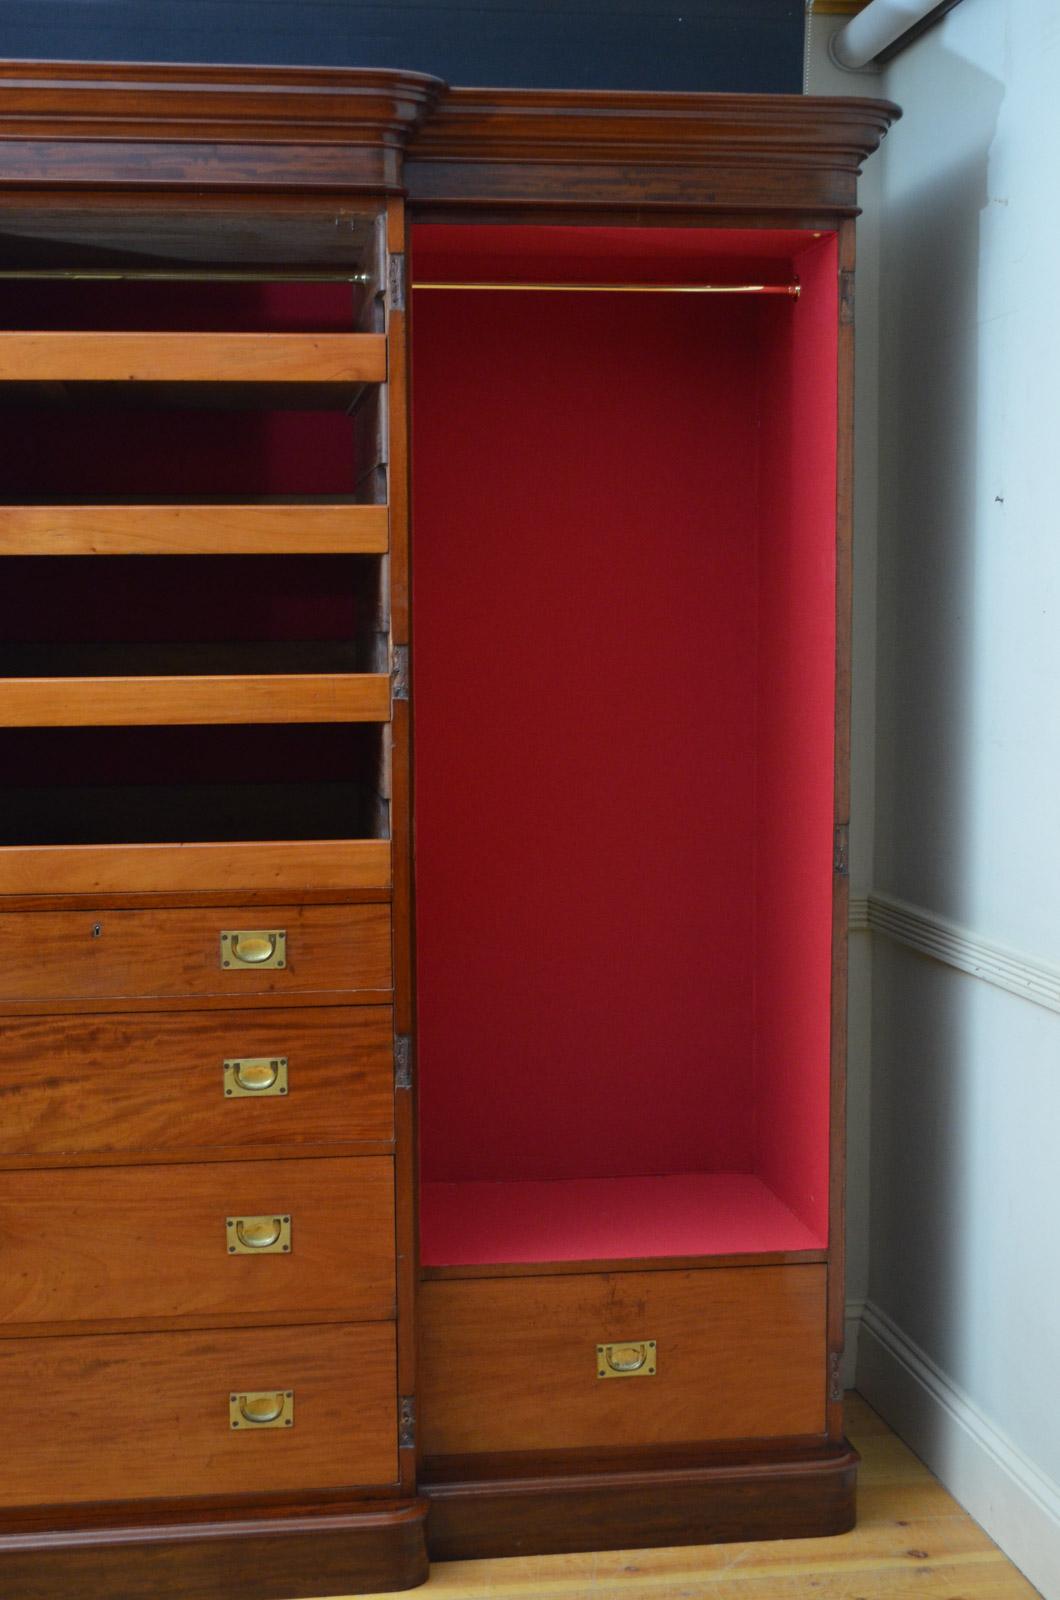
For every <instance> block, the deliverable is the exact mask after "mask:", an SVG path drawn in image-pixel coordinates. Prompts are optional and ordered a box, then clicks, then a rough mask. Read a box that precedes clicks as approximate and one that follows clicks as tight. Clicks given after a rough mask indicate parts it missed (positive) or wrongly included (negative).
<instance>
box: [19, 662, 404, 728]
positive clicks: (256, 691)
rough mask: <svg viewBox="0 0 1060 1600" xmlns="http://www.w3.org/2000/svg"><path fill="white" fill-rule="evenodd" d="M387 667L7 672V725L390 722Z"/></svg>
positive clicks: (83, 725) (37, 726) (36, 726)
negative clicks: (201, 673)
mask: <svg viewBox="0 0 1060 1600" xmlns="http://www.w3.org/2000/svg"><path fill="white" fill-rule="evenodd" d="M389 720H390V679H389V677H388V676H387V675H386V674H385V673H375V672H361V673H352V672H351V673H327V672H320V673H316V672H303V673H292V674H279V673H262V674H243V675H236V674H231V675H225V676H213V677H161V676H159V677H124V678H118V677H107V678H3V679H0V727H5V728H69V727H99V728H104V727H124V726H161V725H163V724H165V725H185V726H186V725H193V724H196V723H240V722H255V723H267V722H388V721H389Z"/></svg>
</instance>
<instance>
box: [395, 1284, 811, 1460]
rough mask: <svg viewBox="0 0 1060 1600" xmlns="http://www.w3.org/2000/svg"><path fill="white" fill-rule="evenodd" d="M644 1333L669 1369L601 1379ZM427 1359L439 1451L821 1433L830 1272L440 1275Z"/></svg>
mask: <svg viewBox="0 0 1060 1600" xmlns="http://www.w3.org/2000/svg"><path fill="white" fill-rule="evenodd" d="M639 1341H654V1343H655V1350H654V1352H653V1357H652V1359H653V1360H654V1362H655V1369H656V1370H655V1373H654V1375H651V1374H650V1373H648V1372H644V1371H642V1372H640V1373H639V1374H638V1375H636V1376H633V1377H623V1378H617V1379H616V1378H603V1379H601V1378H599V1377H598V1376H597V1372H598V1370H599V1369H598V1366H597V1346H598V1345H601V1344H605V1345H606V1344H619V1345H625V1344H629V1343H636V1342H639ZM616 1359H619V1360H620V1361H621V1360H622V1359H623V1357H622V1356H621V1354H619V1355H618V1356H617V1357H616ZM627 1359H628V1358H627ZM419 1360H420V1365H419V1381H420V1400H421V1417H422V1427H423V1440H424V1449H425V1451H426V1453H427V1454H428V1455H433V1456H438V1455H461V1454H464V1453H465V1452H477V1451H505V1450H562V1449H575V1448H580V1447H585V1448H588V1447H590V1446H596V1447H599V1446H601V1445H631V1446H635V1445H648V1444H664V1443H671V1444H677V1443H682V1442H685V1443H687V1442H696V1441H701V1440H710V1439H750V1438H756V1437H764V1436H768V1435H772V1434H776V1435H784V1434H787V1435H791V1434H812V1433H821V1432H823V1430H824V1426H825V1371H826V1361H825V1268H824V1267H821V1266H791V1267H736V1268H731V1269H730V1268H724V1267H719V1268H714V1269H710V1270H705V1271H699V1272H631V1273H592V1274H589V1273H587V1274H585V1275H584V1276H583V1275H576V1274H572V1275H570V1276H563V1277H554V1278H546V1277H541V1278H478V1279H459V1280H444V1279H442V1280H436V1281H433V1282H428V1283H425V1284H423V1285H422V1289H421V1302H420V1357H419Z"/></svg>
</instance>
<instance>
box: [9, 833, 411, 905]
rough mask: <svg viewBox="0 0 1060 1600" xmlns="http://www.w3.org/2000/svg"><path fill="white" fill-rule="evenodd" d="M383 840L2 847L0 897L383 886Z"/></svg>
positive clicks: (386, 882)
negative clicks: (1, 895) (0, 895)
mask: <svg viewBox="0 0 1060 1600" xmlns="http://www.w3.org/2000/svg"><path fill="white" fill-rule="evenodd" d="M390 883H391V870H390V842H389V840H387V839H338V840H315V839H313V840H304V839H302V840H299V839H295V840H282V841H272V840H268V841H263V842H261V843H256V844H247V843H240V844H231V843H228V844H140V845H74V846H70V845H38V846H29V847H26V848H21V847H8V848H6V849H0V894H4V895H41V894H47V895H49V896H51V895H63V894H74V895H76V894H90V895H94V894H122V895H129V894H164V893H167V892H176V891H192V892H196V891H202V892H204V893H209V892H216V891H219V890H231V891H232V892H233V893H235V892H236V891H242V892H248V891H257V890H269V891H271V892H273V893H276V894H279V893H288V892H291V891H298V892H302V891H307V890H311V891H319V890H324V889H328V890H334V891H335V892H336V893H339V892H347V891H349V890H354V889H361V890H370V889H378V890H386V889H389V888H390Z"/></svg>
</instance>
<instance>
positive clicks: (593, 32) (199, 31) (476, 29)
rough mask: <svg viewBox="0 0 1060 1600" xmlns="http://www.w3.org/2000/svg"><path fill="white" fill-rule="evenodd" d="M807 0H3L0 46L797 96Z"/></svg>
mask: <svg viewBox="0 0 1060 1600" xmlns="http://www.w3.org/2000/svg"><path fill="white" fill-rule="evenodd" d="M802 27H803V0H687V3H685V4H682V3H680V0H560V3H559V4H555V5H547V4H546V5H542V4H541V3H540V0H538V3H536V4H535V3H534V0H479V3H478V4H463V5H461V4H454V3H453V0H419V3H416V4H412V3H409V0H397V3H396V4H394V5H366V4H364V3H362V0H0V56H2V57H13V56H14V57H19V56H23V57H40V58H49V59H57V60H75V61H77V60H81V61H214V62H246V63H281V64H290V65H300V66H356V67H406V68H411V69H418V70H420V71H423V72H435V73H437V74H438V75H439V76H440V77H443V78H446V79H448V81H449V82H450V83H456V84H479V85H496V86H498V87H510V86H513V85H524V86H526V87H535V88H565V89H573V88H577V89H710V90H732V91H742V92H752V91H762V92H771V93H779V92H787V93H792V94H797V93H798V92H799V90H800V88H801V86H802Z"/></svg>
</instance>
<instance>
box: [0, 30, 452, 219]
mask: <svg viewBox="0 0 1060 1600" xmlns="http://www.w3.org/2000/svg"><path fill="white" fill-rule="evenodd" d="M444 88H445V85H444V84H443V83H442V81H441V79H439V78H432V77H429V76H427V75H426V74H424V73H417V72H399V71H382V70H377V69H368V68H365V69H363V70H362V69H350V68H341V69H339V68H335V69H331V68H318V67H232V66H184V65H170V64H142V65H141V64H137V63H133V62H118V63H111V62H55V61H8V62H0V183H27V182H33V183H49V182H60V183H65V184H93V183H96V184H112V185H121V186H126V185H129V184H136V185H140V186H143V185H150V186H161V187H170V186H181V185H185V184H195V185H199V186H202V185H206V186H209V187H218V186H220V187H240V188H246V187H249V188H261V187H264V188H269V187H286V186H290V185H293V184H295V183H296V182H300V183H301V184H302V186H304V187H305V186H308V187H319V186H323V185H329V186H334V187H339V188H345V187H350V188H361V189H370V190H375V191H378V190H397V189H400V187H401V156H402V151H403V149H404V145H405V141H406V139H407V138H408V135H409V133H410V131H411V129H412V128H413V127H414V126H415V124H416V123H417V122H418V121H419V120H420V119H421V118H422V117H423V116H425V115H426V114H427V112H428V111H429V109H430V107H431V106H432V105H433V104H434V103H435V101H436V100H437V99H438V96H439V95H440V94H441V93H442V91H443V90H444Z"/></svg>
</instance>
